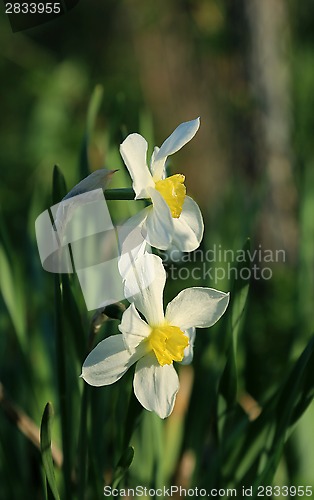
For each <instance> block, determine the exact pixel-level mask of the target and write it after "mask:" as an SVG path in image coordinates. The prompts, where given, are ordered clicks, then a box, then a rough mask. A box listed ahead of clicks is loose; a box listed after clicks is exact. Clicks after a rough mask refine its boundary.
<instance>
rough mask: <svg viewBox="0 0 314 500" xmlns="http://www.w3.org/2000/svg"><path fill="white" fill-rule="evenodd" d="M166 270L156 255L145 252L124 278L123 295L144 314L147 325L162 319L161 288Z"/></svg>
mask: <svg viewBox="0 0 314 500" xmlns="http://www.w3.org/2000/svg"><path fill="white" fill-rule="evenodd" d="M165 282H166V272H165V270H164V267H163V265H162V260H161V258H160V257H158V256H157V255H153V254H149V253H146V254H144V255H143V256H142V257H139V258H138V259H137V260H136V261H135V263H134V266H133V267H132V269H130V271H129V273H128V274H127V277H126V280H125V287H124V295H125V297H126V298H127V299H128V301H129V302H133V303H134V305H135V306H136V308H137V309H138V310H139V311H140V312H141V313H142V314H143V315H144V316H145V318H146V319H147V322H148V324H149V325H152V326H154V325H159V324H161V323H163V321H164V312H163V302H162V296H163V290H164V286H165Z"/></svg>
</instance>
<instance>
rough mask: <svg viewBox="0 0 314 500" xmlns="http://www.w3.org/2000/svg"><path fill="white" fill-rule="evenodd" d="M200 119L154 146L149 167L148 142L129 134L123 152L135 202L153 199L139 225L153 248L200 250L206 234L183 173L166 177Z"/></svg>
mask: <svg viewBox="0 0 314 500" xmlns="http://www.w3.org/2000/svg"><path fill="white" fill-rule="evenodd" d="M199 126H200V120H199V118H197V119H196V120H192V121H189V122H185V123H181V125H179V126H178V127H177V128H176V129H175V131H174V132H173V133H172V134H171V135H170V136H169V137H168V139H166V140H165V142H164V143H163V144H162V146H161V147H160V148H158V147H155V149H154V152H153V155H152V158H151V162H150V168H148V166H147V163H146V156H147V142H146V140H145V139H144V137H142V136H141V135H139V134H130V135H128V137H127V138H126V139H125V141H124V142H123V143H122V144H121V146H120V153H121V156H122V158H123V160H124V163H125V165H126V167H127V169H128V170H129V172H130V175H131V177H132V180H133V189H134V191H135V199H136V200H138V199H144V198H150V199H151V200H152V205H151V206H149V207H147V208H145V209H144V210H143V211H142V212H141V219H140V222H139V219H138V217H137V218H136V223H137V224H140V225H141V228H142V234H143V236H144V238H145V239H146V241H147V242H148V243H149V244H150V245H151V246H153V247H155V248H159V249H160V250H166V249H167V248H169V247H170V246H171V245H174V246H176V247H177V248H178V249H179V250H181V251H183V252H192V251H193V250H195V249H196V248H198V246H199V244H200V242H201V240H202V237H203V231H204V224H203V218H202V214H201V212H200V209H199V207H198V205H197V204H196V203H195V201H194V200H192V198H190V197H189V196H186V188H185V185H184V180H185V177H184V175H182V174H175V175H171V176H170V177H167V178H165V163H166V160H167V157H168V156H169V155H172V154H173V153H176V152H177V151H179V149H181V148H182V147H183V146H184V145H185V144H186V143H187V142H189V141H190V140H191V139H192V138H193V137H194V135H195V134H196V132H197V130H198V128H199Z"/></svg>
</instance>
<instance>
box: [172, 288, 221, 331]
mask: <svg viewBox="0 0 314 500" xmlns="http://www.w3.org/2000/svg"><path fill="white" fill-rule="evenodd" d="M228 302H229V293H224V292H220V291H219V290H215V289H214V288H202V287H195V288H187V289H186V290H182V292H180V293H179V294H178V295H177V296H176V297H175V298H174V299H173V300H172V301H171V302H169V304H168V306H167V310H166V320H167V321H169V322H170V323H171V324H172V325H175V326H178V327H179V328H181V330H187V329H188V328H191V327H192V326H194V327H196V328H206V327H208V326H212V325H214V324H215V323H216V321H218V320H219V318H220V317H221V316H222V315H223V313H224V312H225V310H226V308H227V305H228Z"/></svg>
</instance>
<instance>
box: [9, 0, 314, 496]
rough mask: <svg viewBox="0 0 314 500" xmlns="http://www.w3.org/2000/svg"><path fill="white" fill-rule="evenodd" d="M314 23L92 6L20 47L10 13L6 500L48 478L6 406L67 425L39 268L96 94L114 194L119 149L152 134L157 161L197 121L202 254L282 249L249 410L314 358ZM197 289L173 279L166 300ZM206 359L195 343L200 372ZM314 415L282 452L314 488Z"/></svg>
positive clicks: (294, 476) (97, 160)
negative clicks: (39, 243)
mask: <svg viewBox="0 0 314 500" xmlns="http://www.w3.org/2000/svg"><path fill="white" fill-rule="evenodd" d="M313 26H314V4H313V3H312V2H310V1H304V2H302V3H300V2H297V1H296V0H290V1H284V0H263V1H260V0H239V1H238V2H234V1H232V0H181V1H179V0H174V1H172V2H169V1H166V0H160V1H159V2H158V3H157V2H153V1H152V0H146V1H145V2H140V1H139V0H104V1H102V2H99V1H97V2H96V1H95V0H89V1H87V0H81V1H80V2H79V4H78V6H77V7H75V8H74V9H73V10H71V11H70V12H68V14H66V15H65V16H63V17H61V18H59V19H56V20H54V21H52V22H50V23H46V24H44V25H42V26H39V27H37V28H33V29H29V30H26V31H24V32H18V33H14V34H13V33H12V31H11V28H10V24H9V21H8V19H7V18H6V17H5V14H4V12H2V14H1V17H0V68H1V80H0V87H1V121H0V144H1V147H0V172H1V183H0V203H1V205H0V215H1V238H0V286H1V292H2V293H1V297H0V328H1V335H0V380H1V383H2V384H3V386H1V387H2V389H1V391H0V395H1V405H0V463H1V472H0V485H1V487H0V496H1V495H2V496H1V498H22V497H21V496H20V495H22V493H23V490H24V489H25V487H28V488H30V490H29V491H37V490H36V488H35V487H34V484H37V481H38V477H37V474H38V472H35V466H34V463H36V460H37V458H36V451H34V450H35V448H34V449H33V445H32V444H30V443H29V442H28V440H27V439H26V438H25V436H24V435H23V433H20V432H19V430H18V429H17V426H16V425H14V423H12V418H11V419H10V418H8V411H7V410H6V408H7V407H6V398H7V399H8V400H9V401H11V403H12V404H14V405H17V406H18V407H19V408H20V409H23V411H24V412H25V413H26V414H28V415H29V416H30V417H31V418H32V421H33V422H35V423H36V424H37V425H40V418H41V415H42V412H43V408H44V405H45V403H46V401H48V400H52V401H53V403H54V406H55V407H56V414H57V415H56V420H57V421H58V402H57V398H56V396H55V391H56V388H55V386H56V380H55V378H56V372H55V366H56V362H57V360H56V352H55V347H54V335H53V314H54V313H53V311H54V306H53V281H52V279H53V278H52V277H51V276H49V275H47V273H45V272H44V271H43V269H42V268H41V265H40V261H39V257H38V253H37V248H36V240H35V232H34V222H35V219H36V217H37V216H38V215H39V214H40V213H41V212H42V211H44V210H46V209H47V208H48V207H49V206H51V205H52V198H51V190H52V172H53V166H54V165H55V164H57V165H58V166H59V167H60V169H61V171H62V172H63V174H64V177H65V179H66V183H67V187H68V190H69V189H70V188H72V187H73V186H74V185H75V184H76V183H77V182H78V181H79V180H81V178H82V177H84V176H85V175H86V174H87V170H86V168H85V167H86V162H85V163H84V154H85V152H86V151H85V150H84V144H85V142H86V134H87V133H88V123H87V112H88V108H89V103H90V99H91V96H92V94H93V92H94V89H95V87H96V86H98V87H97V88H98V91H99V92H100V93H101V89H102V92H103V94H102V101H101V105H100V107H99V110H98V113H97V118H96V120H95V124H94V127H93V133H92V135H90V136H88V165H89V168H90V169H91V170H95V169H97V168H101V167H103V166H106V167H107V168H110V169H115V168H119V169H120V170H119V172H118V173H117V174H116V176H115V178H114V180H113V183H112V186H113V187H125V183H126V179H127V176H126V175H125V172H124V167H123V164H122V161H121V159H120V156H119V144H120V143H121V142H122V140H123V139H124V138H125V137H126V135H127V134H128V133H131V132H140V133H142V134H143V135H144V136H145V137H146V138H147V139H148V140H149V142H150V147H151V149H152V146H153V145H159V146H160V145H161V143H162V142H163V141H164V140H165V138H166V137H168V135H170V133H171V132H172V131H173V130H174V128H175V127H176V126H177V125H178V124H180V123H181V122H183V121H188V120H191V119H194V118H196V117H197V116H200V117H201V128H200V130H199V132H198V133H197V135H196V137H195V138H194V139H193V140H192V141H191V143H189V144H188V145H187V146H186V147H185V148H184V149H183V150H182V151H180V152H178V153H177V154H176V155H175V156H174V157H173V158H171V168H172V169H173V172H174V173H175V172H180V173H183V174H185V175H186V186H187V190H188V193H189V194H190V195H191V196H193V197H194V198H195V200H196V201H197V202H198V204H199V206H200V208H201V210H202V213H203V216H204V221H205V227H206V231H205V236H204V241H203V243H202V249H203V250H205V251H206V249H211V248H213V247H214V245H217V246H218V245H221V248H223V249H224V248H226V249H227V248H228V249H233V250H234V251H236V250H238V249H240V248H242V246H243V245H244V243H245V241H246V239H247V238H248V237H249V238H250V239H251V245H252V249H253V250H254V249H256V248H259V247H260V248H263V249H270V250H273V251H275V250H284V252H285V261H284V262H282V261H280V262H278V263H276V262H275V263H271V264H270V266H271V268H272V279H270V280H252V281H251V283H250V293H249V299H248V306H247V308H246V317H245V323H244V325H243V328H242V331H241V335H240V337H239V389H238V390H239V393H238V394H239V400H241V398H242V396H243V398H244V399H243V401H247V398H249V401H251V400H252V401H253V402H254V401H256V402H258V404H259V405H260V406H263V400H264V399H265V398H266V397H268V396H269V394H271V393H272V392H273V390H274V389H275V388H276V387H277V386H278V384H280V382H281V381H282V380H283V378H284V376H285V374H286V372H287V369H288V367H289V366H290V364H291V363H292V362H293V361H294V360H295V359H296V358H297V356H299V355H300V353H301V351H302V350H303V349H304V347H305V346H306V343H307V342H308V340H309V338H310V336H311V334H312V333H313V298H314V268H313V266H314V141H313V132H314V92H313V88H314V63H313V61H314V29H313ZM84 141H85V142H84ZM128 182H129V181H128ZM129 185H130V184H129ZM129 205H130V206H131V205H132V202H129ZM130 210H131V211H132V210H133V211H134V204H133V205H132V208H131V209H130ZM225 264H226V263H222V264H220V265H225ZM203 284H207V285H209V286H213V287H217V288H219V289H223V290H225V291H227V290H229V289H230V283H229V282H228V281H227V280H220V281H218V282H213V281H211V282H208V280H207V281H206V279H205V280H204V283H199V282H198V283H197V284H196V286H200V285H203ZM191 285H192V286H193V282H192V281H190V282H189V283H184V284H183V285H182V283H178V282H174V283H170V285H169V291H168V294H169V297H170V298H172V297H173V296H174V294H175V293H176V292H177V291H178V290H179V289H181V288H183V287H186V286H191ZM194 286H195V283H194ZM80 308H81V310H82V311H83V316H84V314H85V311H84V304H83V303H81V305H80ZM85 316H86V315H85ZM84 322H85V323H84ZM82 323H83V326H84V328H86V325H87V319H86V318H85V319H84V318H83V319H82ZM217 332H218V330H217ZM219 334H220V335H221V334H222V333H221V331H220V332H219ZM213 335H214V338H215V333H214V334H213ZM217 335H218V333H216V336H217ZM210 348H211V349H212V350H211V351H210V353H209V355H208V357H207V358H206V359H208V363H213V365H212V366H215V352H216V351H215V346H214V345H211V347H210ZM201 355H202V353H201V347H200V348H199V350H198V348H197V346H196V361H195V363H196V367H197V366H198V365H197V363H198V362H199V363H201ZM81 361H82V360H79V359H76V364H75V368H73V377H75V376H78V375H79V373H80V363H81ZM203 361H204V360H203ZM195 369H196V370H197V368H195ZM196 376H197V374H196ZM3 391H5V393H4V392H3ZM80 391H81V389H79V388H78V389H77V396H75V395H74V397H77V398H79V394H80ZM4 394H6V396H5V397H4ZM194 398H197V394H194ZM245 398H246V399H245ZM192 417H193V412H192ZM192 417H191V418H192ZM313 417H314V411H313V406H312V407H310V408H309V409H308V411H307V412H306V413H305V415H304V416H303V417H302V419H301V420H300V422H299V423H298V425H297V427H296V429H295V432H294V434H293V435H292V438H291V439H290V440H289V441H288V443H287V445H286V449H285V458H284V461H283V462H282V464H281V469H282V471H284V472H280V473H282V474H283V475H282V477H283V478H286V477H289V481H294V482H297V481H298V482H299V483H300V484H313V481H314V477H313V470H314V432H313ZM13 420H14V419H13ZM56 433H57V437H56V440H57V441H58V431H56ZM35 440H36V439H35ZM108 446H109V449H110V443H109V444H108ZM189 446H191V444H189ZM178 453H179V452H178ZM12 469H14V470H15V476H12V474H11V473H10V471H12ZM287 471H288V472H287ZM17 479H18V480H17ZM279 479H280V478H279ZM280 480H281V479H280ZM283 481H284V479H283ZM33 487H34V488H35V489H34V490H31V488H33ZM1 489H2V492H1ZM8 495H9V496H8ZM24 498H25V497H24ZM29 498H35V496H29ZM36 498H40V496H36Z"/></svg>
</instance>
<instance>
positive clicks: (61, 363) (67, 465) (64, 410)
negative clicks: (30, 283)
mask: <svg viewBox="0 0 314 500" xmlns="http://www.w3.org/2000/svg"><path fill="white" fill-rule="evenodd" d="M54 282H55V328H56V351H57V358H58V359H57V363H58V389H59V391H58V392H59V401H60V415H61V433H62V448H63V467H62V469H63V478H64V485H65V493H66V498H67V499H69V500H70V499H71V498H72V491H71V489H72V488H71V461H70V433H69V427H70V426H69V413H68V406H67V376H66V375H67V374H66V351H65V332H64V325H63V320H62V318H63V311H62V291H61V289H60V285H61V277H60V275H59V274H56V275H55V276H54Z"/></svg>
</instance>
